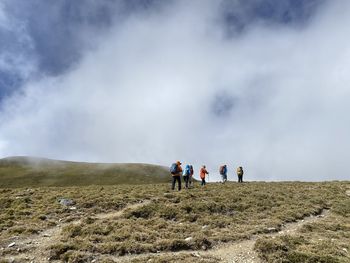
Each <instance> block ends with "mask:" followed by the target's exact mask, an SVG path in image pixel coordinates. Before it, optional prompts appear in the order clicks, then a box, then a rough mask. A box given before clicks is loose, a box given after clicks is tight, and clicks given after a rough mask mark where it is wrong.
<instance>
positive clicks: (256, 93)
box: [0, 0, 350, 181]
mask: <svg viewBox="0 0 350 263" xmlns="http://www.w3.org/2000/svg"><path fill="white" fill-rule="evenodd" d="M348 28H350V1H346V0H332V1H327V0H307V1H302V0H251V1H243V0H231V1H228V0H217V1H209V0H202V1H200V0H193V1H185V0H167V1H161V0H129V1H126V0H120V1H112V0H104V1H94V0H84V1H69V0H60V1H53V0H50V1H41V0H31V1H21V0H0V158H2V157H7V156H19V155H20V156H23V155H28V156H39V157H47V158H53V159H61V160H73V161H87V162H118V163H124V162H142V163H154V164H161V165H165V166H170V164H171V163H172V162H175V161H177V160H180V161H182V162H183V163H184V164H187V163H191V164H193V165H194V167H195V169H196V168H197V169H196V170H198V169H199V167H200V165H202V164H206V165H207V168H208V170H209V172H210V179H211V180H218V179H219V174H218V170H219V166H220V165H221V164H227V165H228V170H229V179H231V180H233V179H234V180H235V179H236V176H235V175H234V172H235V168H236V167H237V166H243V168H244V169H245V177H246V180H303V181H320V180H345V179H349V178H350V177H349V175H348V174H349V170H350V168H349V166H348V165H347V160H348V156H347V154H348V152H349V149H350V139H349V136H348V134H350V117H349V114H348V112H349V110H350V106H349V102H348V101H349V95H350V94H349V93H350V90H349V87H348V85H347V84H348V83H349V81H350V74H348V69H349V68H350V46H349V45H348V43H349V34H348Z"/></svg>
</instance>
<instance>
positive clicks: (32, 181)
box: [0, 157, 169, 188]
mask: <svg viewBox="0 0 350 263" xmlns="http://www.w3.org/2000/svg"><path fill="white" fill-rule="evenodd" d="M168 181H169V172H168V170H167V168H166V167H162V166H157V165H150V164H107V163H82V162H68V161H58V160H50V159H43V158H32V157H9V158H4V159H0V188H4V187H32V186H36V187H41V186H83V185H115V184H147V183H164V182H168Z"/></svg>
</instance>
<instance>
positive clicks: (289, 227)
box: [203, 209, 329, 263]
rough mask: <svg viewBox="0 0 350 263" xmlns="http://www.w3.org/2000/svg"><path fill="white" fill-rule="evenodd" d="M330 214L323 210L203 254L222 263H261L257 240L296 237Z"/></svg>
mask: <svg viewBox="0 0 350 263" xmlns="http://www.w3.org/2000/svg"><path fill="white" fill-rule="evenodd" d="M328 213H329V210H325V209H324V210H322V211H321V213H320V214H319V215H315V216H308V217H305V218H304V219H302V220H299V221H297V222H293V223H288V224H286V225H285V226H284V227H283V228H282V229H281V230H280V231H277V232H271V233H268V234H261V235H255V236H253V237H252V238H251V239H249V240H244V241H240V242H236V243H231V244H227V245H224V246H221V247H218V248H217V249H213V250H211V251H208V252H205V253H203V254H209V255H211V256H215V257H218V258H221V260H222V262H226V263H228V262H229V263H236V262H237V263H238V262H245V263H259V262H261V261H260V260H259V258H258V254H257V253H256V252H255V251H254V244H255V242H256V240H257V239H258V238H260V237H263V236H269V237H273V236H281V235H295V234H296V232H297V231H298V229H300V228H301V227H302V226H303V225H305V224H308V223H313V222H315V221H317V220H319V219H321V218H324V217H325V216H327V215H328Z"/></svg>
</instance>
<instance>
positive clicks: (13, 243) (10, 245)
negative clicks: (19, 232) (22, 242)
mask: <svg viewBox="0 0 350 263" xmlns="http://www.w3.org/2000/svg"><path fill="white" fill-rule="evenodd" d="M15 245H16V242H12V243H10V244H9V245H8V246H7V247H13V246H15Z"/></svg>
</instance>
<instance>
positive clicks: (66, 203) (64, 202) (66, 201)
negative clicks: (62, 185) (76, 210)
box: [58, 198, 75, 206]
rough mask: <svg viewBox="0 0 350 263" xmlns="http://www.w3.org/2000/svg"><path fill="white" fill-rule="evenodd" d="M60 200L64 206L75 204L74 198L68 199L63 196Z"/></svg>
mask: <svg viewBox="0 0 350 263" xmlns="http://www.w3.org/2000/svg"><path fill="white" fill-rule="evenodd" d="M58 202H59V203H60V204H61V205H63V206H72V205H75V202H74V200H72V199H66V198H62V199H59V200H58Z"/></svg>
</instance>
